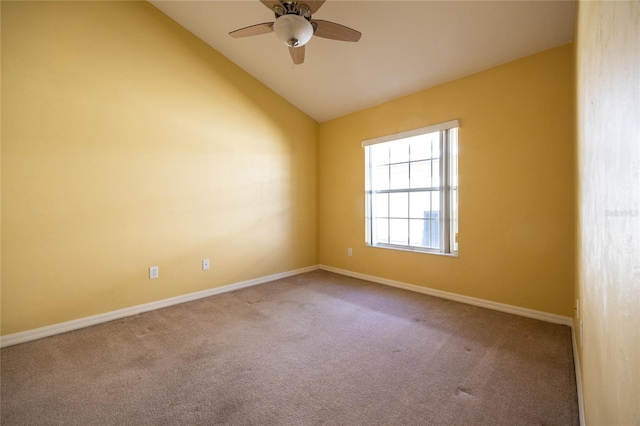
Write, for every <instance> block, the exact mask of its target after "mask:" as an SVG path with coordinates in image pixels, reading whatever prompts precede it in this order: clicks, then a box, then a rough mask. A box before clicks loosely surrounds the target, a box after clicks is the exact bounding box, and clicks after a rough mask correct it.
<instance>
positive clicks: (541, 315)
mask: <svg viewBox="0 0 640 426" xmlns="http://www.w3.org/2000/svg"><path fill="white" fill-rule="evenodd" d="M319 268H320V269H322V270H325V271H329V272H335V273H336V274H340V275H346V276H348V277H353V278H359V279H361V280H365V281H371V282H374V283H378V284H384V285H388V286H391V287H397V288H402V289H404V290H409V291H414V292H416V293H422V294H427V295H429V296H435V297H440V298H442V299H448V300H453V301H456V302H461V303H466V304H468V305H474V306H480V307H481V308H487V309H493V310H494V311H500V312H506V313H509V314H514V315H520V316H522V317H527V318H534V319H537V320H541V321H546V322H551V323H554V324H562V325H568V326H570V327H571V326H572V325H573V321H572V320H571V318H569V317H565V316H562V315H556V314H550V313H548V312H542V311H536V310H533V309H527V308H521V307H519V306H513V305H507V304H504V303H498V302H492V301H490V300H484V299H478V298H475V297H470V296H463V295H461V294H455V293H449V292H447V291H442V290H435V289H432V288H428V287H423V286H419V285H414V284H407V283H403V282H400V281H394V280H389V279H386V278H379V277H375V276H373V275H366V274H361V273H359V272H352V271H347V270H345V269H339V268H334V267H332V266H327V265H320V266H319Z"/></svg>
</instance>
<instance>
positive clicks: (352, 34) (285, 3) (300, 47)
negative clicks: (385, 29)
mask: <svg viewBox="0 0 640 426" xmlns="http://www.w3.org/2000/svg"><path fill="white" fill-rule="evenodd" d="M324 2H325V0H260V3H262V4H264V5H265V6H267V7H268V8H269V10H271V11H272V12H273V13H274V14H275V17H276V19H275V22H264V23H262V24H256V25H251V26H249V27H245V28H240V29H239V30H235V31H231V32H230V33H229V35H230V36H231V37H235V38H239V37H249V36H254V35H259V34H267V33H270V32H274V33H276V37H278V39H279V40H281V41H282V42H283V43H284V44H286V45H287V46H289V53H290V54H291V59H293V63H294V64H296V65H298V64H301V63H303V62H304V45H305V44H307V42H308V41H309V40H311V37H312V36H314V35H315V36H318V37H323V38H328V39H331V40H340V41H352V42H356V41H358V40H360V36H361V35H362V34H361V33H360V32H359V31H356V30H354V29H351V28H349V27H345V26H344V25H340V24H336V23H335V22H330V21H323V20H321V19H312V18H311V15H312V14H314V13H315V12H316V11H317V10H318V9H320V6H322V5H323V4H324Z"/></svg>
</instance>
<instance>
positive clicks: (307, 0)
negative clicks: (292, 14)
mask: <svg viewBox="0 0 640 426" xmlns="http://www.w3.org/2000/svg"><path fill="white" fill-rule="evenodd" d="M324 2H325V0H298V7H300V5H303V4H304V5H306V6H307V7H308V8H309V10H310V11H311V14H314V13H316V11H317V10H318V9H320V6H322V5H323V4H324Z"/></svg>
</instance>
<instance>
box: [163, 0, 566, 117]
mask: <svg viewBox="0 0 640 426" xmlns="http://www.w3.org/2000/svg"><path fill="white" fill-rule="evenodd" d="M299 1H300V2H302V0H299ZM151 3H152V4H153V5H155V6H156V7H157V8H158V9H160V10H161V11H162V12H164V13H165V14H167V15H168V16H170V17H171V18H172V19H174V20H175V21H176V22H178V23H179V24H180V25H182V26H183V27H185V28H186V29H187V30H189V31H190V32H192V33H193V34H195V35H196V36H197V37H199V38H200V39H202V40H204V41H205V42H206V43H207V44H209V45H210V46H211V47H213V48H214V49H216V50H217V51H219V52H220V53H222V54H223V55H224V56H226V57H227V58H229V59H230V60H231V61H233V62H234V63H235V64H237V65H238V66H240V67H241V68H242V69H244V70H246V71H247V72H248V73H249V74H251V75H252V76H254V77H255V78H256V79H258V80H260V81H261V82H262V83H264V84H265V85H267V86H268V87H270V88H271V89H272V90H274V91H275V92H277V93H278V94H279V95H280V96H282V97H284V98H285V99H287V100H288V101H289V102H291V103H292V104H294V105H295V106H297V107H298V108H299V109H301V110H302V111H304V112H305V113H307V114H308V115H309V116H311V117H312V118H314V119H315V120H316V121H318V122H323V121H327V120H330V119H333V118H337V117H340V116H342V115H345V114H348V113H351V112H354V111H359V110H361V109H364V108H367V107H370V106H374V105H377V104H379V103H382V102H384V101H387V100H390V99H394V98H397V97H400V96H403V95H407V94H410V93H414V92H417V91H419V90H422V89H426V88H428V87H432V86H434V85H437V84H440V83H444V82H446V81H450V80H454V79H456V78H459V77H463V76H466V75H469V74H473V73H475V72H478V71H481V70H484V69H487V68H491V67H493V66H496V65H499V64H502V63H505V62H509V61H512V60H514V59H517V58H521V57H523V56H527V55H530V54H533V53H536V52H540V51H542V50H546V49H550V48H552V47H555V46H559V45H561V44H564V43H568V42H570V41H572V39H573V15H574V2H573V1H560V0H555V1H541V0H538V1H483V0H476V1H425V0H417V1H416V0H414V1H397V0H386V1H380V0H377V1H375V0H374V1H346V0H328V1H327V2H326V3H325V4H324V5H323V6H322V7H321V8H320V10H318V11H317V12H316V13H315V14H314V15H313V18H315V19H324V20H328V21H333V22H337V23H339V24H342V25H346V26H348V27H351V28H354V29H356V30H358V31H360V32H362V39H361V40H360V41H359V42H358V43H348V42H340V41H334V40H327V39H323V38H319V37H313V38H312V39H311V41H310V42H309V43H308V44H307V46H306V57H305V62H304V64H302V65H296V66H294V65H293V63H292V62H291V58H290V56H289V52H288V49H287V46H285V45H283V44H281V42H279V41H278V39H277V38H276V36H275V34H273V33H270V34H264V35H259V36H254V37H248V38H241V39H234V38H231V37H230V36H229V35H228V33H229V31H232V30H235V29H238V28H242V27H246V26H249V25H253V24H257V23H261V22H269V21H273V20H274V15H273V13H272V12H270V11H269V9H267V8H266V7H265V6H264V5H263V4H261V3H260V2H259V1H258V0H235V1H220V0H215V1H183V0H180V1H158V0H151Z"/></svg>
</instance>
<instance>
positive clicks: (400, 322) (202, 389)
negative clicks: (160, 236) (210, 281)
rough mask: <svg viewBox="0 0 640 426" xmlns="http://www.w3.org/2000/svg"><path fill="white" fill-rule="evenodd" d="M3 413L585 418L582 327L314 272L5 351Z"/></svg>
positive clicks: (224, 419) (323, 421) (133, 417)
mask: <svg viewBox="0 0 640 426" xmlns="http://www.w3.org/2000/svg"><path fill="white" fill-rule="evenodd" d="M0 370H1V377H0V390H1V393H0V409H1V411H0V422H1V423H2V425H577V424H579V420H578V403H577V394H576V385H575V375H574V366H573V356H572V347H571V331H570V329H569V327H566V326H562V325H557V324H550V323H546V322H542V321H537V320H533V319H528V318H523V317H519V316H515V315H510V314H506V313H502V312H496V311H492V310H488V309H483V308H479V307H474V306H470V305H465V304H461V303H456V302H452V301H447V300H443V299H438V298H434V297H430V296H426V295H421V294H415V293H411V292H407V291H404V290H400V289H396V288H391V287H386V286H381V285H379V284H374V283H370V282H366V281H362V280H357V279H354V278H349V277H345V276H341V275H337V274H333V273H330V272H326V271H314V272H310V273H306V274H301V275H297V276H294V277H289V278H285V279H281V280H278V281H273V282H270V283H267V284H263V285H259V286H255V287H250V288H245V289H242V290H239V291H236V292H233V293H225V294H221V295H217V296H212V297H209V298H206V299H201V300H197V301H194V302H189V303H184V304H181V305H176V306H172V307H169V308H165V309H161V310H157V311H153V312H148V313H145V314H141V315H137V316H134V317H128V318H123V319H120V320H116V321H112V322H109V323H105V324H101V325H97V326H94V327H89V328H85V329H81V330H76V331H73V332H69V333H65V334H61V335H57V336H53V337H49V338H46V339H41V340H38V341H33V342H29V343H24V344H21V345H16V346H11V347H7V348H4V349H2V350H1V365H0Z"/></svg>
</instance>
